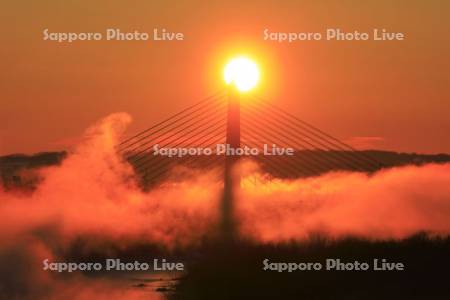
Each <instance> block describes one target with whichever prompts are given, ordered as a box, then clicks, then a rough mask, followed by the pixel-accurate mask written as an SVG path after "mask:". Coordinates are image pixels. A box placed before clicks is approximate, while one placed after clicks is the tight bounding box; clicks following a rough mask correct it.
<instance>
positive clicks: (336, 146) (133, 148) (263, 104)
mask: <svg viewBox="0 0 450 300" xmlns="http://www.w3.org/2000/svg"><path fill="white" fill-rule="evenodd" d="M239 98H240V96H239V95H237V94H235V93H233V92H229V91H223V92H219V93H217V94H215V95H213V96H210V97H207V98H205V99H203V100H201V101H199V102H197V103H195V104H194V105H192V106H190V107H188V108H186V109H184V110H182V111H180V112H178V113H176V114H174V115H172V116H170V117H169V118H167V119H165V120H163V121H161V122H159V123H157V124H155V125H153V126H151V127H149V128H147V129H146V130H144V131H142V132H140V133H138V134H136V135H134V136H132V137H130V138H128V139H126V140H124V141H123V142H122V143H120V144H119V145H118V146H117V150H118V151H119V153H120V154H122V155H123V157H124V158H125V159H126V160H127V161H128V162H129V163H130V164H131V165H132V166H133V167H134V169H135V171H136V173H137V174H139V175H140V177H141V178H142V184H143V185H144V186H147V187H148V186H151V185H153V184H155V183H158V182H160V181H161V180H163V179H165V178H166V177H167V176H168V175H169V174H170V170H171V169H172V168H173V167H176V166H186V167H188V168H197V169H211V168H217V167H220V166H223V164H224V162H225V161H226V159H225V158H226V157H227V155H226V153H216V152H215V150H217V145H225V144H229V145H231V146H233V147H231V148H237V147H240V148H242V149H245V148H246V149H253V150H254V149H258V153H259V154H257V155H244V156H241V157H245V158H246V159H252V160H254V161H255V162H257V163H258V164H259V166H260V167H261V169H262V170H263V171H264V172H265V173H266V174H267V175H268V176H269V177H273V178H289V179H293V178H299V177H307V176H316V175H320V174H323V173H326V172H329V171H332V170H349V171H360V172H373V171H376V170H378V169H379V168H381V167H382V164H381V163H380V162H378V161H376V160H375V159H373V158H372V157H370V156H368V155H367V154H366V153H364V152H360V151H356V150H355V149H353V148H352V147H351V146H349V145H347V144H345V143H343V142H342V141H340V140H339V139H337V138H335V137H333V136H331V135H329V134H327V133H325V132H324V131H322V130H320V129H318V128H317V127H315V126H313V125H311V124H309V123H308V122H306V121H304V120H302V119H300V118H298V117H296V116H294V115H292V114H291V113H289V112H287V111H285V110H283V109H281V108H278V107H276V106H275V105H273V104H272V103H270V102H269V101H266V100H264V99H261V98H258V97H254V96H248V97H246V99H245V100H244V101H240V99H239ZM233 127H236V128H233ZM230 138H231V139H233V138H234V141H233V142H232V143H230V141H229V139H230ZM274 145H275V147H276V149H279V148H283V149H288V148H291V149H293V150H294V155H290V156H289V155H265V154H264V150H265V149H266V150H272V147H273V146H274ZM221 147H222V148H223V146H221ZM182 148H183V149H185V150H184V151H187V149H190V150H191V151H190V153H187V154H183V155H181V154H180V153H177V155H174V156H172V157H168V156H167V151H166V153H165V154H166V155H161V154H162V153H163V152H159V151H164V150H168V149H182ZM201 149H212V153H209V152H208V153H202V151H201ZM253 153H255V152H253ZM156 154H158V155H156ZM191 154H193V155H191ZM222 169H223V168H222ZM219 170H220V168H219ZM219 178H221V177H219Z"/></svg>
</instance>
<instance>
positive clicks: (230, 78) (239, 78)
mask: <svg viewBox="0 0 450 300" xmlns="http://www.w3.org/2000/svg"><path fill="white" fill-rule="evenodd" d="M224 79H225V82H226V83H227V84H228V85H230V84H234V85H235V86H236V88H237V89H238V90H239V91H241V92H247V91H249V90H251V89H252V88H254V87H255V86H256V84H257V83H258V81H259V69H258V66H257V65H256V63H255V62H254V61H252V60H251V59H249V58H246V57H243V56H240V57H237V58H234V59H232V60H231V61H230V62H229V63H228V64H227V65H226V67H225V71H224Z"/></svg>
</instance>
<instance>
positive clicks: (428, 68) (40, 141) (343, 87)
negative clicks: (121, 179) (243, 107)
mask: <svg viewBox="0 0 450 300" xmlns="http://www.w3.org/2000/svg"><path fill="white" fill-rule="evenodd" d="M2 2H4V3H2V9H1V10H0V23H1V27H0V28H1V31H0V32H1V43H0V45H1V47H0V54H1V59H2V62H1V70H2V72H1V73H0V76H1V78H0V101H1V102H0V104H1V106H0V154H9V153H16V152H25V153H31V152H37V151H50V150H62V149H70V147H71V145H73V143H75V142H76V141H77V139H78V137H79V136H80V135H81V134H82V132H83V130H84V129H85V128H86V127H87V126H89V125H90V124H92V123H93V122H95V121H96V120H98V119H100V118H102V117H104V116H106V115H108V114H110V113H112V112H119V111H124V112H128V113H129V114H130V115H131V116H132V117H133V119H134V122H133V124H132V126H131V127H130V128H129V132H130V133H132V132H137V131H139V130H141V129H144V128H146V127H148V126H149V125H151V124H152V123H155V122H157V121H158V120H161V119H163V118H165V117H167V116H169V115H171V114H173V113H175V112H177V111H178V110H180V109H183V108H184V107H186V106H188V105H190V104H192V103H194V102H195V101H197V100H199V99H200V98H203V97H205V96H208V95H210V94H212V93H214V92H215V91H217V90H219V89H221V88H222V87H223V81H222V77H221V72H222V66H223V63H224V61H225V60H226V59H227V58H228V57H230V56H232V55H233V54H241V53H244V54H248V55H250V56H253V57H254V58H255V59H256V60H258V61H259V62H260V64H261V66H262V70H263V78H264V80H263V82H262V84H261V86H260V87H259V89H258V90H257V91H256V92H257V93H258V94H259V95H261V96H263V97H265V98H268V99H271V101H272V102H273V103H275V104H276V105H278V106H280V107H284V108H287V109H289V111H291V112H292V113H294V114H296V115H298V116H299V117H301V118H302V119H304V120H307V121H309V122H310V123H313V124H314V125H316V126H317V127H319V128H321V129H323V130H325V131H327V132H329V133H331V134H332V135H334V136H336V137H339V138H340V139H342V140H345V141H347V142H350V143H352V144H353V145H355V146H358V147H371V148H379V149H389V150H397V151H406V152H426V153H435V152H450V138H449V136H450V82H449V78H450V76H449V75H450V74H449V70H450V58H449V55H448V54H449V53H450V40H449V39H450V38H449V29H450V26H449V25H450V21H449V18H448V12H449V11H450V2H449V1H443V0H442V1H437V0H436V1H364V2H363V1H231V0H229V1H223V2H219V1H149V0H135V1H111V0H108V1H95V2H94V1H73V0H72V1H69V0H66V1H56V0H53V1H50V0H46V1H9V2H8V3H5V2H6V1H2ZM319 3H320V4H319ZM46 28H48V29H49V31H50V32H101V33H102V34H104V33H105V30H106V29H107V28H118V29H121V30H122V31H124V32H127V31H134V30H139V31H141V32H150V33H151V32H152V31H153V29H154V28H159V29H162V28H165V29H167V30H169V31H176V32H182V33H184V36H185V40H184V41H171V42H167V41H166V42H154V41H84V42H73V43H58V42H54V41H44V40H43V30H44V29H46ZM266 28H267V29H269V30H270V31H272V32H278V31H283V32H321V33H323V32H324V31H325V30H326V29H327V28H341V29H342V30H344V31H354V30H358V31H360V32H369V33H371V32H372V30H373V29H374V28H378V29H383V28H385V29H387V30H388V31H395V32H403V33H404V34H405V35H406V39H405V41H391V42H379V41H378V42H375V41H339V42H338V41H301V42H300V41H299V42H293V43H278V42H276V41H264V40H263V31H264V29H266Z"/></svg>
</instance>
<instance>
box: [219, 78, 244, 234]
mask: <svg viewBox="0 0 450 300" xmlns="http://www.w3.org/2000/svg"><path fill="white" fill-rule="evenodd" d="M227 98H228V99H227V101H228V111H227V127H226V128H227V131H226V141H225V143H226V144H227V145H229V147H231V148H233V149H237V148H240V146H241V107H240V102H241V95H240V94H239V93H238V91H236V89H234V88H232V87H230V88H229V89H228V97H227ZM238 161H239V156H237V155H225V170H224V188H223V198H222V203H221V223H222V224H221V225H222V228H221V230H222V234H223V237H224V239H225V240H228V241H230V240H233V239H235V238H236V234H237V233H236V231H237V228H236V222H235V218H234V216H233V208H234V205H235V201H236V196H237V192H238V189H239V188H240V180H241V179H240V174H239V170H238V169H237V168H236V166H237V163H238Z"/></svg>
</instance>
